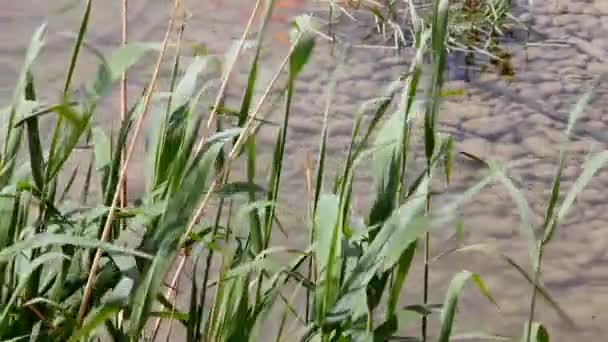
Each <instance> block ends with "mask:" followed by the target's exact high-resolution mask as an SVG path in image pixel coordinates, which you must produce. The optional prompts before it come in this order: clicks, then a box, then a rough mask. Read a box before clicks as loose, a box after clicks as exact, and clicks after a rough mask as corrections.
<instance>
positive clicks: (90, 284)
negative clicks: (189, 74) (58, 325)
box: [78, 0, 180, 320]
mask: <svg viewBox="0 0 608 342" xmlns="http://www.w3.org/2000/svg"><path fill="white" fill-rule="evenodd" d="M179 4H180V0H173V1H172V10H171V15H170V18H169V23H168V25H167V31H166V32H165V38H164V40H163V44H162V47H161V50H160V53H159V55H158V59H157V61H156V65H155V68H154V73H153V75H152V80H151V81H150V85H149V87H148V88H147V93H146V96H145V97H144V101H143V108H142V112H141V114H140V115H139V118H138V120H137V124H136V126H135V132H134V133H133V137H132V139H131V142H130V144H129V148H128V150H127V153H126V158H125V162H124V164H123V166H122V168H121V172H120V175H119V179H118V184H119V185H118V188H117V189H116V192H115V195H114V198H113V200H112V204H111V206H110V211H109V213H108V217H107V219H106V222H105V225H104V228H103V230H102V235H101V240H102V241H107V239H108V237H109V234H110V227H111V226H112V222H113V220H114V212H115V209H116V206H117V204H118V198H119V197H120V187H121V186H122V182H123V180H124V178H125V176H126V172H127V167H128V164H129V161H130V159H131V154H132V153H133V148H134V147H135V141H136V139H137V137H138V135H139V130H140V128H141V124H142V122H143V119H144V118H145V117H146V114H147V112H148V106H149V104H150V100H151V98H152V93H153V92H154V88H155V85H156V80H157V77H158V73H159V70H160V64H161V62H162V60H163V57H164V55H165V51H166V49H167V44H168V40H169V34H170V33H171V31H172V29H173V24H174V20H175V15H176V12H177V8H178V7H179ZM100 259H101V250H98V251H97V252H96V254H95V258H94V259H93V263H92V265H91V270H90V271H89V277H88V279H87V285H86V287H85V291H84V295H83V298H82V302H81V305H80V309H79V312H78V317H79V320H82V319H83V318H84V316H85V314H86V311H87V308H88V302H89V300H90V295H91V291H92V287H93V278H94V276H95V274H96V272H97V267H98V265H99V260H100Z"/></svg>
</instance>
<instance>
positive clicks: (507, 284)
mask: <svg viewBox="0 0 608 342" xmlns="http://www.w3.org/2000/svg"><path fill="white" fill-rule="evenodd" d="M75 2H76V1H40V0H20V1H2V2H0V27H2V30H0V100H1V102H2V104H3V106H4V105H6V104H8V99H9V98H10V95H11V91H12V87H13V84H14V82H15V79H16V77H17V73H18V71H19V68H20V65H21V61H22V58H23V55H24V51H25V48H26V47H27V45H28V42H29V39H30V36H31V34H32V33H33V31H34V30H35V28H36V27H37V26H38V25H40V24H41V23H42V22H43V21H44V20H45V19H48V21H49V38H48V46H47V48H46V49H45V51H44V53H43V56H42V57H41V61H42V62H39V63H38V64H37V66H36V69H35V76H36V79H37V80H38V84H39V87H40V88H41V89H39V93H40V94H41V96H42V97H43V98H47V99H48V100H49V101H53V100H56V99H57V98H58V95H59V90H60V88H61V85H62V82H63V81H64V80H63V75H64V73H65V68H66V61H67V60H68V56H69V54H70V46H71V45H70V44H71V43H70V42H69V40H66V38H64V37H63V36H62V35H61V34H60V33H61V32H66V31H76V30H77V28H78V25H79V19H80V15H81V11H82V9H81V7H82V6H80V7H75V8H72V7H69V6H68V7H63V8H62V6H63V4H71V3H75ZM168 2H169V1H167V0H148V1H144V0H131V1H130V10H129V20H130V31H131V32H130V40H131V41H159V40H161V39H162V36H163V34H164V30H165V27H166V19H167V15H168ZM120 3H121V2H120V1H118V0H114V1H96V2H94V6H93V12H92V17H91V27H90V31H89V34H88V38H87V39H88V40H89V41H90V42H91V43H92V44H94V45H95V46H97V47H99V48H101V49H102V50H103V51H109V50H110V49H111V47H112V46H115V45H116V44H118V42H119V41H120V15H119V14H120V6H121V5H120ZM526 3H527V2H526ZM186 7H187V9H188V10H189V11H190V12H191V15H192V16H191V18H190V19H189V22H188V25H187V27H186V31H185V33H184V37H185V40H186V41H187V42H196V43H201V44H204V45H206V47H207V48H208V49H209V51H210V52H211V53H217V54H222V53H224V51H226V49H227V48H228V46H229V44H230V41H229V39H238V38H239V37H240V35H241V33H242V30H243V29H244V26H245V23H246V18H247V14H248V12H249V10H250V9H251V8H252V7H253V1H238V0H217V1H186ZM305 11H306V12H308V11H314V13H317V14H319V15H320V16H321V17H324V16H325V17H326V13H325V11H324V7H323V6H321V5H319V4H313V3H312V2H309V1H302V2H301V3H300V8H288V7H285V8H281V9H280V11H279V16H277V17H276V18H275V19H276V20H275V21H274V23H273V24H272V27H271V32H272V37H273V40H274V42H273V43H272V44H271V45H270V46H269V49H267V50H266V52H265V53H264V56H263V67H262V72H261V73H262V76H261V77H262V79H266V80H267V79H269V76H270V75H271V74H272V73H273V72H274V70H275V68H276V66H277V65H278V62H279V61H280V60H281V59H282V58H283V56H284V55H285V53H286V51H287V45H286V44H285V43H283V42H282V37H283V36H282V35H281V32H283V31H284V29H285V27H286V25H287V24H286V22H285V21H282V18H281V17H286V18H288V17H289V16H291V15H294V14H299V13H302V12H305ZM353 15H354V16H355V17H356V18H357V19H358V20H359V22H358V23H353V22H349V21H350V20H349V19H348V18H347V17H344V16H343V17H342V18H341V19H340V21H341V22H342V25H340V24H338V25H336V30H337V34H338V37H339V39H345V40H349V41H352V42H354V43H355V44H360V46H358V47H354V48H353V49H352V53H351V55H350V58H349V60H348V61H347V63H346V65H345V66H344V67H343V68H342V71H341V73H340V74H339V75H338V76H337V90H336V95H335V97H334V101H333V103H332V107H331V108H332V110H331V115H330V117H329V120H330V125H331V133H330V141H331V143H330V153H331V158H330V159H331V161H330V164H332V163H333V164H334V165H337V164H338V163H339V161H340V159H339V158H340V157H342V156H343V155H344V152H345V148H346V146H347V143H348V141H349V139H350V130H351V126H352V118H353V116H354V113H355V111H356V110H357V108H358V107H359V106H360V105H361V103H362V102H363V101H365V100H368V99H371V98H373V97H376V96H379V95H381V91H380V90H381V89H382V88H383V87H384V86H385V85H386V84H387V82H388V81H391V80H394V79H395V78H396V77H397V76H396V75H398V74H399V73H401V72H403V71H406V70H407V67H408V65H409V61H410V58H411V52H408V51H407V49H406V51H404V52H403V53H401V54H397V53H396V52H395V51H394V50H393V49H390V45H391V41H390V40H388V41H383V40H382V39H381V37H379V36H378V35H374V36H372V37H371V38H370V37H367V38H366V36H367V35H368V33H369V28H370V25H369V23H370V22H371V19H370V18H369V15H367V14H365V13H362V12H360V11H353ZM517 15H518V16H519V17H520V18H521V19H522V20H524V21H525V22H527V23H529V24H531V25H532V27H533V28H534V29H535V30H536V31H538V32H540V33H541V34H542V35H543V36H544V39H545V41H544V43H542V44H534V45H532V44H531V45H530V46H528V47H527V48H524V47H523V46H522V45H521V44H519V45H513V46H509V52H510V53H511V54H512V56H513V57H512V63H513V65H514V66H515V75H514V76H513V77H512V78H510V79H508V80H506V79H503V78H501V77H499V76H498V75H495V74H493V73H484V74H482V75H478V76H477V77H475V79H474V80H473V81H472V82H471V83H465V82H463V81H459V80H454V81H450V82H448V84H447V87H448V88H450V89H460V88H462V89H464V90H465V93H464V95H460V96H454V97H450V98H449V99H448V100H447V101H446V103H445V104H444V107H443V110H442V111H441V113H440V116H439V122H440V125H439V127H440V130H441V131H444V132H448V133H451V134H453V135H454V137H455V138H456V141H457V144H456V149H457V151H465V152H470V153H473V154H475V155H478V156H481V157H484V158H491V159H497V160H501V161H505V162H506V161H513V162H514V163H515V164H514V166H513V169H512V170H511V175H512V176H513V178H514V180H515V181H516V184H518V185H519V186H520V187H521V188H522V190H523V191H524V194H525V196H526V198H527V199H528V201H529V202H530V205H531V207H532V211H533V218H532V219H533V222H534V223H535V224H540V223H541V222H540V220H541V217H542V214H543V212H544V210H545V207H544V205H545V203H546V202H547V198H548V197H549V195H550V188H551V179H552V177H553V173H554V169H555V168H556V165H557V158H558V144H559V142H560V139H561V132H562V130H563V129H564V127H565V126H566V123H567V118H568V113H569V111H570V110H571V109H572V108H573V107H574V105H575V103H576V102H577V101H578V99H579V98H580V97H581V96H582V95H583V94H584V93H585V92H586V91H587V89H588V87H589V86H590V84H591V80H592V78H593V77H595V76H597V75H599V73H601V72H605V71H608V1H606V0H560V1H559V5H558V7H557V8H556V7H555V5H554V2H553V1H535V4H534V5H532V6H531V7H529V8H527V6H526V8H523V7H522V9H521V10H518V14H517ZM549 40H558V41H559V44H555V43H553V44H548V43H547V41H549ZM537 43H539V41H538V40H537ZM363 44H368V45H372V44H375V45H376V46H386V48H385V47H376V48H369V47H367V46H363ZM142 64H145V63H142ZM332 65H333V57H332V45H331V44H329V43H328V42H326V41H324V40H322V39H319V40H318V45H317V48H316V52H315V55H314V57H313V59H312V61H311V63H310V64H309V65H307V66H306V68H305V71H304V73H303V75H302V77H301V78H300V80H299V81H298V85H297V91H296V95H295V104H294V111H293V114H292V117H291V122H290V124H291V126H290V130H289V135H288V136H289V142H288V144H287V151H286V160H285V163H284V164H285V165H287V169H286V170H285V173H284V178H283V183H282V186H283V191H282V193H281V196H282V197H281V198H282V199H283V200H284V201H286V203H288V204H289V206H290V208H291V209H292V210H293V211H294V212H295V213H298V214H297V215H296V216H295V217H298V215H299V217H302V216H303V215H304V214H303V213H304V209H305V203H304V201H302V198H304V197H303V196H305V193H306V185H305V173H304V164H305V163H304V161H305V159H306V156H307V155H308V154H309V153H311V154H312V155H314V154H315V153H316V150H317V147H318V138H319V135H320V128H321V125H322V113H323V110H324V107H325V100H324V94H325V90H326V87H327V85H328V83H329V74H330V73H331V70H332ZM95 66H96V64H95V59H94V58H93V57H92V56H91V55H90V54H86V53H85V55H84V56H83V58H82V59H81V61H80V65H79V70H80V72H78V73H77V78H76V80H75V82H76V83H80V82H83V81H84V80H86V79H88V78H89V77H91V75H92V73H93V71H94V70H95ZM238 69H239V72H237V74H236V75H235V79H234V82H232V84H231V85H230V87H229V89H228V94H229V95H238V94H239V89H241V87H242V85H243V83H244V77H245V72H246V70H247V68H246V63H241V64H240V65H239V67H238ZM134 73H137V74H138V75H139V76H133V78H132V79H131V81H130V83H129V91H130V92H131V93H132V94H134V93H139V92H140V91H141V87H142V85H143V84H144V83H143V81H145V80H146V77H145V76H146V75H149V74H150V71H149V70H147V69H145V68H142V67H136V68H135V71H134ZM167 74H168V68H167V69H166V70H164V71H163V75H164V76H166V75H167ZM142 75H143V76H142ZM163 84H165V85H166V77H165V78H164V82H161V87H162V86H163ZM165 89H166V87H165ZM606 93H607V88H606V87H605V86H604V85H600V87H599V88H598V90H597V92H596V95H595V96H594V98H593V100H592V102H591V107H590V108H588V109H587V110H585V111H584V112H583V113H582V114H581V116H580V120H579V122H578V124H577V128H576V129H575V138H574V139H573V140H574V141H573V142H572V143H571V144H570V145H569V146H570V147H569V152H570V155H569V160H568V163H567V166H566V167H565V171H564V179H563V182H562V187H563V189H569V188H570V186H571V185H572V184H573V182H574V180H575V179H576V177H577V176H578V175H579V174H580V173H581V165H582V163H583V162H584V161H585V160H586V158H587V155H588V153H590V152H599V151H602V150H604V149H605V148H606V143H607V142H608V133H607V132H608V117H607V116H606V114H607V110H606V109H605V108H608V107H607V105H608V98H607V97H606ZM116 99H117V97H111V98H108V99H107V100H105V102H104V105H103V106H102V107H101V108H100V110H99V111H98V113H97V117H96V118H95V122H96V123H97V124H100V125H102V126H104V127H116V126H117V118H118V102H117V101H116ZM237 100H238V99H237ZM272 117H273V116H271V118H272ZM274 136H275V131H274V130H273V128H268V129H266V130H264V131H263V132H262V134H261V137H260V140H259V143H260V145H261V146H262V147H261V148H262V153H261V156H260V159H261V160H262V163H261V165H263V164H264V161H265V160H270V149H269V148H268V147H269V146H271V144H272V142H273V139H274V138H273V137H274ZM86 160H88V159H86ZM72 162H73V163H78V162H79V161H78V160H75V161H72ZM456 162H457V165H456V167H455V170H454V172H455V174H454V180H453V184H451V185H450V187H449V189H448V190H449V191H450V192H452V193H454V192H458V191H460V190H464V189H466V188H467V186H470V185H472V184H474V182H475V181H476V180H477V179H479V169H478V168H477V166H475V165H474V164H473V163H470V162H467V161H466V160H465V159H462V158H461V157H457V160H456ZM143 167H144V166H143V164H142V162H141V160H140V159H138V158H137V157H136V158H135V160H134V164H133V167H132V169H131V171H132V172H131V174H130V176H129V184H130V196H131V197H136V196H138V195H139V194H141V192H142V191H143V184H142V182H141V176H140V175H141V172H142V171H143ZM261 171H263V170H261ZM361 178H362V180H363V181H365V180H366V179H367V178H366V177H364V176H362V177H361ZM368 180H369V179H368ZM606 186H608V171H607V170H606V169H602V170H600V171H599V172H598V173H597V175H596V177H595V178H594V180H593V181H591V183H590V184H589V186H588V187H587V188H586V190H585V191H584V192H583V193H582V194H581V195H580V196H579V198H578V199H577V201H576V202H575V204H574V205H573V208H572V210H571V212H570V214H569V215H568V217H567V218H566V220H565V222H564V224H563V225H562V227H561V233H560V236H559V240H558V241H556V242H555V243H553V244H551V245H550V246H549V247H548V249H547V251H546V255H545V259H544V265H543V279H544V283H545V285H546V287H547V288H548V289H549V291H550V292H551V294H552V295H553V296H554V297H555V298H557V299H558V302H559V303H560V305H561V306H562V307H564V308H565V309H566V311H567V312H568V313H569V314H570V315H572V317H573V318H574V319H575V321H576V323H577V328H576V329H572V328H569V327H567V326H566V325H565V324H564V323H563V322H562V321H561V320H560V319H559V317H558V316H557V315H556V314H555V313H554V312H553V311H552V310H551V309H550V308H549V307H548V306H546V305H545V304H543V303H541V304H540V305H539V306H540V308H539V319H540V320H541V321H543V322H545V323H546V324H547V325H548V327H549V328H550V332H551V333H552V337H553V340H554V341H572V340H574V338H582V339H584V340H589V341H599V340H602V337H604V336H608V324H607V323H608V313H607V312H606V310H605V308H606V307H607V306H608V255H607V250H608V210H606V209H607V208H608V200H607V198H606V196H605V195H601V193H602V191H603V190H605V189H606ZM365 190H366V189H363V188H362V189H360V191H359V194H358V196H357V203H355V205H356V206H357V207H359V208H361V209H364V208H366V206H367V205H368V204H369V201H370V200H371V199H370V198H367V197H366V195H365V194H366V191H365ZM363 212H364V211H362V213H363ZM463 218H464V223H465V231H466V242H467V243H481V242H483V243H486V242H487V243H493V244H496V245H497V246H498V247H499V248H500V249H501V251H503V252H504V253H506V254H507V255H509V256H511V257H512V258H514V259H515V260H516V261H518V262H520V263H521V264H524V265H525V264H526V258H527V255H528V253H527V250H526V242H525V239H524V238H523V237H522V236H521V234H519V233H518V232H519V230H518V226H519V224H520V223H519V222H520V221H519V217H518V215H517V211H516V210H515V206H514V205H513V201H512V200H511V198H510V196H509V195H508V193H507V191H506V190H505V189H504V187H502V186H499V185H495V186H492V187H489V188H487V189H486V190H484V191H483V192H482V193H481V194H479V195H478V196H477V197H475V199H474V200H473V201H472V202H471V203H469V204H468V205H467V206H466V208H464V210H463ZM289 224H290V227H293V228H292V229H291V232H290V235H289V238H288V241H289V242H293V243H294V244H299V243H301V242H302V241H304V239H305V237H306V236H307V233H306V228H305V226H304V225H303V224H301V223H299V222H298V220H294V222H289ZM452 233H453V232H449V231H442V232H439V233H437V234H436V235H434V236H433V242H432V244H433V246H434V248H433V254H434V255H437V254H439V253H441V252H442V251H444V250H445V249H447V248H451V247H454V246H455V245H454V242H453V241H451V240H449V237H450V236H451V234H452ZM462 269H468V270H471V271H475V272H477V273H479V274H480V275H481V277H482V278H483V279H484V280H485V281H486V282H487V285H488V286H489V288H490V290H491V291H493V292H494V294H495V297H496V299H497V301H498V304H499V305H500V308H501V312H500V313H497V312H496V308H495V307H493V306H492V305H491V304H489V303H488V302H487V301H486V300H485V299H484V298H483V297H482V296H481V295H479V294H477V292H476V290H475V289H473V287H470V288H468V289H467V291H466V294H465V295H463V296H462V298H461V301H460V304H459V305H460V306H459V309H460V310H459V312H460V313H461V314H460V316H458V319H457V323H458V329H459V331H470V330H484V331H492V332H495V333H503V334H516V333H518V332H520V331H521V329H522V327H523V322H524V321H525V319H526V314H527V308H528V305H529V295H530V287H529V285H528V284H527V283H526V282H525V281H524V280H523V279H522V278H521V277H520V276H519V275H518V274H517V273H516V272H515V271H514V270H513V269H512V268H511V267H510V266H508V265H505V264H504V263H502V262H501V261H500V260H497V259H494V258H491V257H486V256H484V255H481V254H467V255H454V256H450V257H447V258H444V259H440V260H439V261H437V262H436V263H433V264H432V269H431V272H432V273H431V288H432V293H431V301H432V302H441V301H442V300H443V294H444V293H445V290H446V287H447V284H448V282H449V279H450V277H451V276H452V275H453V274H454V272H456V271H459V270H462ZM413 272H414V273H413V274H412V278H410V279H409V282H410V283H409V285H408V286H406V288H408V289H409V290H408V291H410V292H408V293H406V294H405V297H406V300H407V302H408V303H417V302H419V301H420V298H421V295H420V293H421V285H420V284H421V282H420V281H419V280H420V279H421V277H420V274H421V272H420V267H418V266H416V267H415V269H414V270H413Z"/></svg>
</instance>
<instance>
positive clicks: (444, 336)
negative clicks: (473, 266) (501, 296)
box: [438, 271, 496, 342]
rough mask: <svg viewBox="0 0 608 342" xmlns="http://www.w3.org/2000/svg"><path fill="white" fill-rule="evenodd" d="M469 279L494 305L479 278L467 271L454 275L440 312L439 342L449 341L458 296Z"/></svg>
mask: <svg viewBox="0 0 608 342" xmlns="http://www.w3.org/2000/svg"><path fill="white" fill-rule="evenodd" d="M469 279H473V280H474V281H475V284H476V285H477V287H478V288H479V290H480V291H481V292H482V293H483V294H484V295H485V296H486V298H488V299H489V300H490V301H491V302H493V303H496V302H495V301H494V299H493V298H492V297H491V296H490V294H489V291H488V290H487V288H486V286H485V284H484V283H483V282H482V281H481V278H480V277H479V276H478V275H477V274H475V273H471V272H469V271H461V272H459V273H458V274H456V275H455V276H454V277H453V278H452V281H451V282H450V286H449V287H448V291H447V293H446V296H445V301H444V303H443V308H442V311H441V328H440V333H439V339H438V341H439V342H449V341H451V338H450V336H451V334H452V325H453V323H454V315H455V314H456V305H457V304H458V296H459V295H460V293H461V292H462V289H463V288H464V285H465V284H466V282H467V281H468V280H469Z"/></svg>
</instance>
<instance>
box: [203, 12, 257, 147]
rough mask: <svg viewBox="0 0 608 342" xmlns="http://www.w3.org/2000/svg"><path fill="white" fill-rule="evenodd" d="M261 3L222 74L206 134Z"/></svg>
mask: <svg viewBox="0 0 608 342" xmlns="http://www.w3.org/2000/svg"><path fill="white" fill-rule="evenodd" d="M261 3H262V0H257V1H256V2H255V7H254V8H253V10H252V11H251V15H250V16H249V20H248V21H247V26H246V27H245V31H243V35H242V36H241V40H240V41H239V45H238V46H237V48H236V52H235V56H234V58H232V60H231V62H230V64H229V65H228V68H227V69H226V73H225V74H224V78H223V79H222V84H221V85H220V90H219V92H218V93H217V96H216V98H215V103H214V104H213V108H211V113H210V114H209V119H208V120H207V128H206V130H207V132H209V129H210V128H211V124H212V123H213V120H214V119H215V116H216V115H217V110H218V108H219V106H220V103H221V102H222V99H223V98H224V93H225V92H226V87H227V86H228V80H229V79H230V75H231V74H232V70H233V69H234V66H235V65H236V61H237V59H238V57H239V55H240V54H241V50H242V49H243V45H245V40H246V39H247V36H248V35H249V32H250V31H251V25H252V24H253V19H254V18H255V15H256V13H257V12H258V10H259V8H260V4H261ZM207 137H208V135H205V136H204V137H203V139H201V141H200V142H199V143H198V146H196V154H198V153H199V152H200V151H201V149H202V148H203V146H204V145H205V142H206V141H207Z"/></svg>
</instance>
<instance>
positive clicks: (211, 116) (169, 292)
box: [152, 0, 262, 340]
mask: <svg viewBox="0 0 608 342" xmlns="http://www.w3.org/2000/svg"><path fill="white" fill-rule="evenodd" d="M261 3H262V0H257V1H256V3H255V6H254V8H253V10H252V11H251V15H250V16H249V20H248V21H247V26H246V27H245V30H244V31H243V35H242V36H241V39H240V41H239V45H238V47H237V50H236V52H235V58H233V59H232V62H231V63H230V64H229V65H228V68H227V69H226V73H225V74H224V78H223V79H222V83H221V85H220V90H219V92H218V94H217V96H216V98H215V102H214V105H213V108H212V109H211V113H210V114H209V119H208V120H207V127H206V130H207V132H208V131H209V129H210V127H211V124H212V123H213V120H214V119H215V117H216V115H217V110H218V108H219V106H220V103H221V101H222V98H223V97H224V93H225V92H226V87H227V85H228V79H229V78H230V75H231V74H232V70H233V69H234V66H235V65H236V60H237V59H238V56H239V55H240V53H241V50H242V48H243V45H244V44H245V40H246V39H247V36H249V32H250V31H251V25H252V24H253V20H254V19H255V15H256V13H257V12H258V10H259V7H260V4H261ZM251 118H253V116H252V117H251ZM206 141H207V139H206V138H203V139H201V141H200V142H199V144H198V146H197V147H196V154H198V153H199V152H200V150H201V149H202V147H203V146H204V144H205V142H206ZM190 230H191V229H189V231H190ZM185 265H186V258H185V257H182V258H181V259H180V262H179V265H178V267H177V272H175V275H174V276H173V279H172V280H171V285H170V286H169V288H168V289H167V298H169V299H171V298H173V297H175V294H176V288H175V285H176V284H177V281H178V279H179V276H180V275H181V273H182V271H183V269H184V266H185ZM160 322H161V318H160V317H159V318H157V319H156V322H155V323H154V329H153V335H152V336H153V338H152V340H154V338H155V337H156V335H157V333H158V329H159V328H160Z"/></svg>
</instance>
